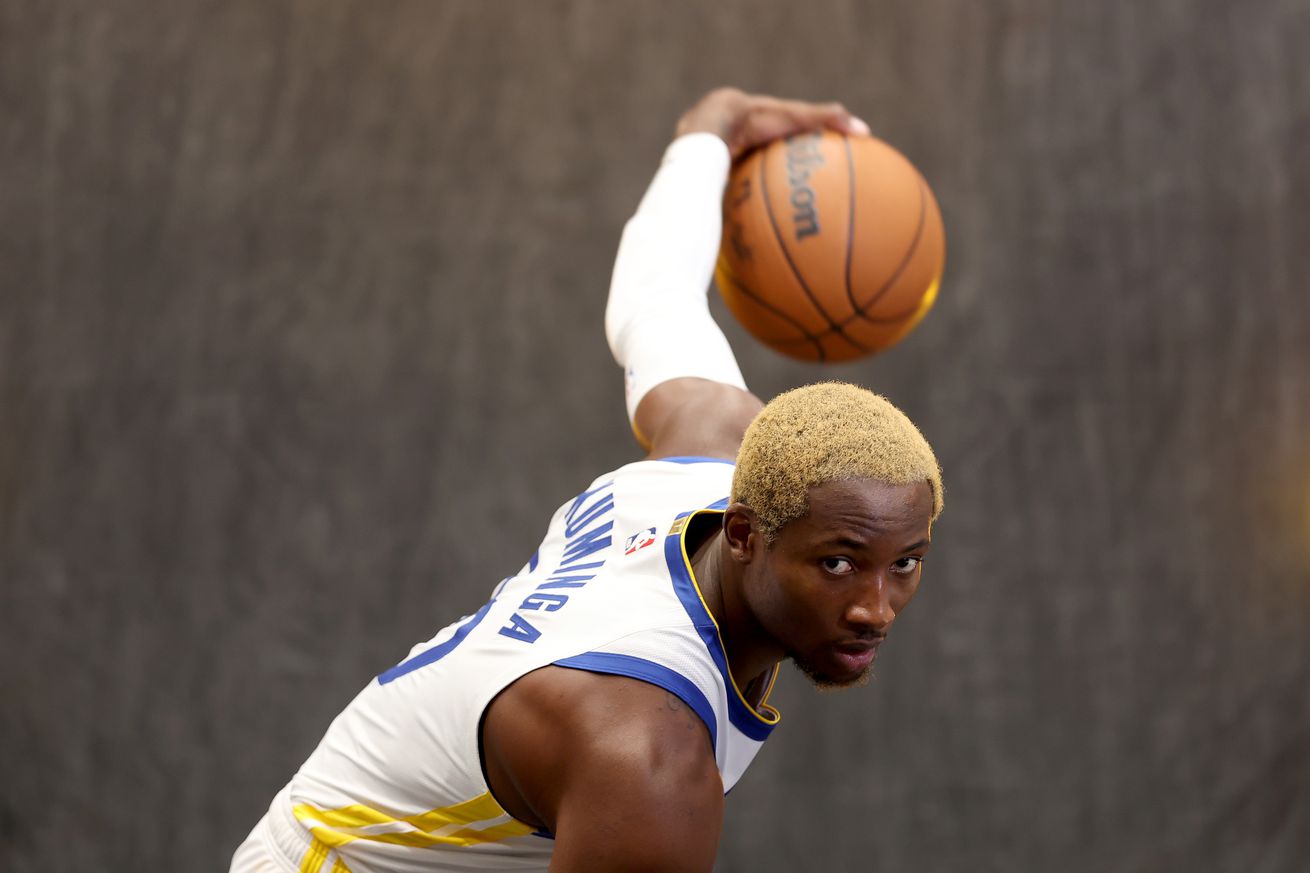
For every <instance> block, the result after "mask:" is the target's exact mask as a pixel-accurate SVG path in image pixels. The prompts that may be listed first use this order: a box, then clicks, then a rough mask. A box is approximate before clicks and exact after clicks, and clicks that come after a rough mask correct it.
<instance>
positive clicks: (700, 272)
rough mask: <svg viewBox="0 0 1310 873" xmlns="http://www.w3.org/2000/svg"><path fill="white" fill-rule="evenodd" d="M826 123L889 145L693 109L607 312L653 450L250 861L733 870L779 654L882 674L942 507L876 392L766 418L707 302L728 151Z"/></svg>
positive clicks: (604, 492)
mask: <svg viewBox="0 0 1310 873" xmlns="http://www.w3.org/2000/svg"><path fill="white" fill-rule="evenodd" d="M822 126H828V127H833V128H836V129H838V130H842V131H845V132H847V133H851V134H855V135H861V134H863V133H866V132H867V128H866V127H865V126H864V125H863V124H862V123H861V122H859V121H858V120H857V119H854V118H852V117H851V116H850V115H849V114H847V113H846V111H845V110H843V109H842V108H841V107H839V106H836V105H832V104H829V105H815V104H807V103H799V102H789V101H782V100H777V99H773V98H768V97H759V96H750V95H747V94H743V93H742V92H740V91H735V90H728V89H724V90H718V91H714V92H712V93H710V94H709V95H707V96H706V97H704V98H703V99H702V100H701V101H700V102H699V103H698V104H697V105H696V106H695V107H693V108H692V109H691V110H690V111H688V112H687V113H686V114H685V115H684V116H683V117H682V119H681V121H680V123H679V124H678V137H677V139H676V140H675V141H674V142H673V143H672V145H670V146H669V149H668V151H667V153H666V154H665V157H664V161H663V163H662V165H661V166H660V169H659V171H658V173H657V174H656V176H655V179H654V181H653V182H652V183H651V186H650V189H649V190H648V191H647V193H646V195H645V197H644V198H643V199H642V201H641V205H640V207H639V208H638V210H637V213H636V215H635V216H634V217H633V218H632V219H631V221H630V222H629V223H628V225H627V227H626V229H625V232H624V235H623V240H622V243H621V245H620V249H619V254H618V258H617V262H616V264H615V268H614V276H613V280H612V286H611V289H610V297H609V304H608V308H607V310H606V314H605V329H606V332H607V335H608V338H609V342H610V346H611V349H612V350H613V352H614V355H615V358H616V359H617V360H618V362H619V364H620V365H621V366H622V367H623V368H624V372H625V374H626V382H627V392H628V393H627V405H628V412H629V415H630V417H631V420H632V424H633V428H634V431H635V432H636V434H637V436H638V439H639V440H640V441H641V442H642V444H643V446H644V447H645V448H647V449H648V451H649V454H648V455H647V456H646V459H645V460H642V461H638V462H635V463H632V464H628V465H627V466H624V467H621V468H619V469H618V470H615V471H613V472H609V473H606V474H604V475H603V476H600V477H599V478H597V479H596V480H595V481H594V482H592V483H591V484H589V485H587V487H586V488H585V489H584V490H583V491H582V493H581V494H579V495H578V496H577V497H575V498H574V499H572V500H569V501H568V502H566V503H565V504H564V505H563V506H561V507H560V508H559V510H558V511H557V512H556V513H555V515H554V517H553V518H552V519H551V521H550V524H549V527H548V528H547V532H546V536H545V539H544V540H543V541H542V543H541V547H540V549H539V550H538V551H537V553H536V554H534V555H533V556H532V558H531V559H530V560H529V561H528V562H527V564H526V565H525V566H524V567H523V568H522V570H520V571H519V573H518V574H517V575H515V576H513V577H510V578H508V579H505V580H504V581H502V582H501V583H500V584H499V585H498V586H497V587H496V588H495V591H494V592H493V595H492V597H491V600H490V601H489V602H488V603H487V604H486V605H485V606H483V607H482V608H481V609H479V610H478V611H477V612H476V613H475V614H473V615H472V616H467V617H465V618H463V619H462V620H460V621H458V622H456V623H455V624H452V625H450V626H449V627H447V628H445V629H444V630H442V631H440V632H439V633H438V634H437V635H436V636H435V637H433V638H432V639H431V640H429V641H428V642H426V643H422V644H420V645H419V646H417V647H416V648H415V649H414V650H413V651H412V652H411V653H410V655H409V657H407V658H406V659H405V660H403V661H402V662H400V663H399V664H397V665H396V666H394V667H392V668H391V669H388V670H386V671H385V672H383V673H382V674H381V675H380V676H378V677H377V679H376V680H374V681H373V682H371V683H370V684H369V685H368V687H367V688H365V689H364V690H363V691H362V692H361V693H360V694H359V696H358V697H357V698H355V700H354V701H353V702H352V703H351V704H350V705H349V706H347V707H346V710H345V711H344V712H343V713H342V714H341V715H340V716H339V717H338V718H337V719H336V720H335V721H334V722H333V723H332V725H331V727H330V728H329V729H328V732H327V734H326V736H325V737H324V738H323V740H322V742H321V744H320V745H319V747H318V749H317V750H316V751H315V752H314V753H313V754H312V755H311V756H310V758H309V760H308V761H307V762H306V763H305V764H304V766H303V767H301V769H300V771H299V772H298V773H297V774H296V775H295V776H294V777H293V778H292V780H291V782H290V783H289V784H288V785H287V786H286V787H285V788H283V789H282V791H281V792H280V793H279V794H278V795H277V797H276V799H275V800H274V801H273V805H272V807H271V808H270V809H269V811H268V813H267V814H266V815H265V816H264V818H263V819H262V820H261V821H260V823H259V824H258V825H257V826H256V828H255V830H254V831H253V832H252V833H251V835H250V837H249V838H248V839H247V840H246V842H245V843H244V844H242V846H241V847H240V848H239V849H238V850H237V852H236V856H235V858H234V859H233V863H232V869H233V870H236V871H243V873H247V871H266V873H273V871H279V873H282V871H297V870H298V871H305V873H320V871H321V873H329V871H332V873H340V871H346V870H350V871H354V873H366V871H419V870H469V871H472V870H547V869H549V870H550V871H552V873H565V871H586V873H604V871H624V873H632V871H709V870H710V869H711V868H712V866H713V863H714V856H715V848H716V845H717V841H718V837H719V830H720V825H721V821H722V815H723V803H724V799H723V798H724V794H725V793H726V792H727V791H728V790H729V789H730V788H732V786H733V784H734V783H735V782H736V781H737V779H738V778H739V777H740V776H741V775H742V772H743V771H744V770H745V768H746V766H747V765H748V764H749V763H750V761H751V759H752V758H753V757H754V755H755V753H756V752H757V751H758V750H759V748H760V746H761V744H762V743H763V742H764V740H765V739H766V738H767V737H768V736H769V734H770V732H771V731H772V730H773V729H774V727H775V725H776V724H777V722H778V719H779V715H778V712H777V711H776V710H774V709H773V708H772V707H771V706H769V704H768V697H769V692H770V689H771V688H772V686H773V682H774V680H775V678H776V677H777V673H778V665H779V662H780V661H781V660H784V659H787V658H790V659H791V660H792V661H793V662H794V663H795V664H796V665H797V666H798V667H800V669H801V670H803V671H804V672H805V673H806V674H808V675H809V676H810V678H811V679H813V680H814V682H816V683H817V684H819V685H822V686H845V685H854V684H858V683H859V682H860V681H861V680H862V679H863V678H864V677H866V676H867V675H868V672H869V669H870V667H871V665H872V664H873V661H874V658H875V656H876V655H877V652H878V646H879V645H880V644H881V642H882V641H883V640H884V639H885V637H886V636H887V632H888V630H889V629H890V628H891V625H892V623H893V621H894V619H895V618H896V616H897V614H898V613H899V612H900V611H901V610H902V609H904V608H905V606H906V605H907V604H908V603H909V601H910V598H911V597H912V596H913V595H914V592H915V588H916V587H917V585H918V583H919V575H920V572H921V564H922V561H923V557H924V553H925V551H926V550H927V548H928V540H929V530H930V527H931V524H932V522H933V520H934V519H935V518H936V517H937V514H938V513H939V512H940V511H941V507H942V484H941V478H940V475H939V472H938V467H937V462H936V460H935V458H934V457H933V453H932V450H931V449H930V448H929V446H928V444H927V442H925V441H924V439H923V437H922V436H921V435H920V434H919V432H918V431H917V430H916V429H915V427H914V425H912V424H911V423H910V422H909V420H908V419H906V418H905V416H904V415H902V414H901V413H900V412H899V411H898V410H897V409H895V408H894V407H893V406H892V405H891V404H889V403H888V402H887V401H886V400H884V399H882V398H880V397H878V396H876V395H874V394H871V393H869V392H867V391H865V390H863V389H860V388H856V387H854V386H850V385H841V384H835V383H830V384H822V385H816V386H810V387H808V388H802V389H798V390H795V391H791V392H788V393H786V394H783V395H781V396H780V397H778V398H777V399H775V400H774V401H773V402H772V403H770V404H768V405H767V406H762V404H761V403H760V401H759V400H758V399H757V398H756V397H755V396H753V395H752V394H750V393H749V392H748V391H747V390H746V387H745V383H744V382H743V380H742V376H741V373H740V371H739V370H738V368H737V364H736V362H735V360H734V358H733V356H732V352H731V350H730V349H729V348H728V345H727V342H726V340H725V339H724V337H723V335H722V333H721V332H720V331H719V329H718V328H717V326H716V325H715V324H714V322H713V321H712V320H711V318H710V316H709V310H708V308H707V305H706V300H705V289H706V287H707V285H708V284H709V278H710V274H711V270H712V268H713V264H714V260H715V254H716V251H717V249H718V244H719V232H720V227H719V223H720V200H721V198H722V194H723V189H724V185H725V182H726V177H727V172H728V167H729V161H730V159H731V158H732V157H733V156H735V155H738V154H740V153H741V152H742V151H744V150H746V149H748V148H751V147H753V146H756V145H759V144H761V143H763V142H765V141H767V140H770V139H772V138H775V137H780V136H785V135H788V134H791V133H794V132H797V131H800V130H805V129H812V128H817V127H822ZM734 460H735V464H734Z"/></svg>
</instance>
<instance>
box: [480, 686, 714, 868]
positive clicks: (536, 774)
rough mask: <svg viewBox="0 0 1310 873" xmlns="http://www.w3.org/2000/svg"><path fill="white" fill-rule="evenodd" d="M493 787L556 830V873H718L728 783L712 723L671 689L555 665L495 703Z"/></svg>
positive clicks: (488, 758)
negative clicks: (721, 768) (720, 765)
mask: <svg viewBox="0 0 1310 873" xmlns="http://www.w3.org/2000/svg"><path fill="white" fill-rule="evenodd" d="M483 753H484V764H485V765H486V769H487V775H488V783H489V785H490V786H491V788H492V792H493V794H494V795H495V796H496V798H497V800H498V801H499V802H500V803H501V805H502V806H503V807H504V808H505V809H506V810H507V811H509V812H510V813H511V814H512V815H515V816H516V817H518V818H520V819H521V820H523V821H527V822H530V823H536V824H541V825H545V826H546V827H547V828H549V829H550V831H551V832H552V833H553V834H554V836H555V846H554V854H553V857H552V860H551V866H550V870H551V873H584V871H585V873H607V871H613V873H620V871H622V873H632V871H648V873H693V871H701V873H709V871H710V870H711V869H712V868H713V866H714V855H715V851H716V849H717V847H718V839H719V831H720V828H721V827H722V822H723V781H722V779H721V778H720V776H719V771H718V765H717V764H716V763H715V760H714V748H713V745H712V743H711V740H710V735H709V730H708V729H707V727H706V726H705V724H704V722H702V721H701V719H700V717H699V716H698V715H697V714H696V713H695V712H694V711H692V709H691V708H690V707H689V706H687V704H685V703H684V702H682V701H681V700H680V699H679V698H678V697H676V696H674V695H672V694H670V693H669V692H668V691H666V690H665V689H663V688H660V687H657V686H655V685H652V684H648V683H646V682H642V681H639V680H636V679H629V678H626V677H621V676H610V675H603V674H596V673H588V672H585V671H579V670H570V669H566V668H563V667H546V668H543V669H541V670H538V671H535V672H533V673H530V674H528V675H527V676H524V677H523V678H522V679H519V680H518V681H517V682H516V683H514V684H513V685H512V686H510V688H509V689H507V690H506V691H505V692H503V693H502V694H501V695H500V696H499V697H498V698H497V699H496V701H495V702H493V703H492V705H491V706H490V707H489V708H488V710H487V714H486V718H485V721H484V726H483Z"/></svg>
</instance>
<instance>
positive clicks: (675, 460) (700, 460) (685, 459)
mask: <svg viewBox="0 0 1310 873" xmlns="http://www.w3.org/2000/svg"><path fill="white" fill-rule="evenodd" d="M651 460H652V461H668V462H669V463H670V464H728V465H729V466H733V467H735V466H737V462H736V461H730V460H728V459H727V458H705V457H701V456H700V455H677V456H675V457H672V458H651Z"/></svg>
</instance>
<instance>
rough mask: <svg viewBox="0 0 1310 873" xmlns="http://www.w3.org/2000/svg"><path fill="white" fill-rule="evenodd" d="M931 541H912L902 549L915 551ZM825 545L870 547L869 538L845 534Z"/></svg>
mask: <svg viewBox="0 0 1310 873" xmlns="http://www.w3.org/2000/svg"><path fill="white" fill-rule="evenodd" d="M931 542H932V540H919V541H918V542H917V543H911V544H910V545H908V546H906V547H905V548H903V549H901V551H902V552H913V551H914V550H915V549H922V548H923V547H924V546H926V545H928V544H930V543H931ZM824 545H827V546H843V547H845V548H848V549H866V548H868V547H869V543H868V541H867V540H857V539H855V538H854V537H849V536H844V535H839V536H835V537H833V538H832V539H830V540H827V541H825V542H824Z"/></svg>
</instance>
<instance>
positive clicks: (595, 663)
mask: <svg viewBox="0 0 1310 873" xmlns="http://www.w3.org/2000/svg"><path fill="white" fill-rule="evenodd" d="M555 665H556V666H557V667H572V668H573V669H575V670H588V671H590V672H592V673H612V674H614V675H615V676H627V677H628V678H629V679H640V680H642V681H643V682H649V683H650V684H652V685H658V686H659V687H660V688H663V689H664V690H665V691H668V692H669V693H670V694H676V695H677V696H678V697H679V698H680V699H681V700H682V702H683V703H685V704H687V705H688V706H690V707H691V709H692V711H693V712H695V713H696V714H697V715H698V716H700V720H701V721H703V722H705V727H707V728H709V730H710V743H711V744H712V745H713V746H714V749H715V753H716V754H717V752H718V748H719V720H718V719H717V718H715V716H714V707H712V706H710V702H709V700H708V699H706V697H705V695H704V694H702V693H701V690H700V688H698V687H696V683H695V682H692V681H691V680H690V679H688V678H687V677H686V676H683V675H682V674H681V673H678V672H675V671H673V670H670V669H669V668H668V667H665V666H664V665H663V664H656V663H655V662H654V661H647V660H646V659H645V658H637V657H633V656H632V655H620V654H618V653H617V652H583V653H582V654H581V655H574V656H573V657H571V658H562V659H560V660H558V661H556V662H555Z"/></svg>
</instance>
